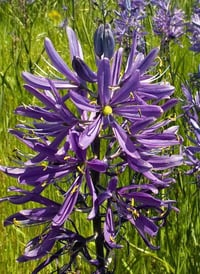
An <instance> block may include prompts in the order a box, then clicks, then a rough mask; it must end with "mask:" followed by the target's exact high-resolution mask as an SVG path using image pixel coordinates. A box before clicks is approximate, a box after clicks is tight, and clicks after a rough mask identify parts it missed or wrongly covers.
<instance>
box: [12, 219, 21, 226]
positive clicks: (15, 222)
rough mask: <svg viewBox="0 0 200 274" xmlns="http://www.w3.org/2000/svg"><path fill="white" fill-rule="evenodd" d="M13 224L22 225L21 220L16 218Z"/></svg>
mask: <svg viewBox="0 0 200 274" xmlns="http://www.w3.org/2000/svg"><path fill="white" fill-rule="evenodd" d="M13 224H14V225H15V226H17V227H20V226H21V222H20V221H18V220H17V219H16V218H14V219H13Z"/></svg>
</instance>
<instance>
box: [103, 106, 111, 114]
mask: <svg viewBox="0 0 200 274" xmlns="http://www.w3.org/2000/svg"><path fill="white" fill-rule="evenodd" d="M102 111H103V114H104V115H106V116H107V115H110V114H112V112H113V111H112V108H111V107H110V106H105V107H104V108H103V110H102Z"/></svg>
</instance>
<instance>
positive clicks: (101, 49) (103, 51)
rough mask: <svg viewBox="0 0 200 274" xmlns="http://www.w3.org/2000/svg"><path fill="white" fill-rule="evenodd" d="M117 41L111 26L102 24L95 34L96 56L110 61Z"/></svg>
mask: <svg viewBox="0 0 200 274" xmlns="http://www.w3.org/2000/svg"><path fill="white" fill-rule="evenodd" d="M114 48H115V41H114V37H113V33H112V30H111V26H110V24H105V26H104V25H103V24H101V25H100V26H99V27H98V29H97V30H96V31H95V34H94V50H95V53H96V55H97V56H98V57H99V58H101V56H102V55H103V56H104V57H107V58H109V59H111V58H112V56H113V54H114Z"/></svg>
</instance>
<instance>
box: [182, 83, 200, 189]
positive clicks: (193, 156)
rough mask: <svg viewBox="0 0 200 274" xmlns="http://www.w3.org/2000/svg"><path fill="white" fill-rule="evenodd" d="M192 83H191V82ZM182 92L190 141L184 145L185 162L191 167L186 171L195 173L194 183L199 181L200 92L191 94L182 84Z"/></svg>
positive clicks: (191, 91) (187, 87)
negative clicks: (189, 143) (184, 99)
mask: <svg viewBox="0 0 200 274" xmlns="http://www.w3.org/2000/svg"><path fill="white" fill-rule="evenodd" d="M191 84H192V83H191ZM182 90H183V93H184V95H185V98H186V101H184V106H183V110H184V117H185V118H186V121H187V123H188V131H187V136H188V138H189V140H190V142H191V145H188V146H186V147H185V151H184V153H185V157H186V160H185V163H186V165H187V166H189V167H190V168H191V169H190V170H188V171H187V174H189V175H191V174H194V175H196V183H197V185H199V183H200V175H199V171H200V157H199V153H200V119H199V111H200V92H199V90H198V91H196V93H195V94H193V90H192V88H190V87H189V85H188V86H183V88H182Z"/></svg>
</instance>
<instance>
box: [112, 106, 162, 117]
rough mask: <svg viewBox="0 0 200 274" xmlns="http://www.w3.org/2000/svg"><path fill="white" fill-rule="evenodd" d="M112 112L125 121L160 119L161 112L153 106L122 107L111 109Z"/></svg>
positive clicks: (160, 109) (159, 108)
mask: <svg viewBox="0 0 200 274" xmlns="http://www.w3.org/2000/svg"><path fill="white" fill-rule="evenodd" d="M113 112H115V113H116V114H118V115H120V116H122V117H125V118H127V119H132V118H135V117H160V116H161V114H162V113H163V110H162V108H161V107H159V106H155V105H130V106H127V105H124V106H123V105H122V106H117V107H116V108H115V107H113Z"/></svg>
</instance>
